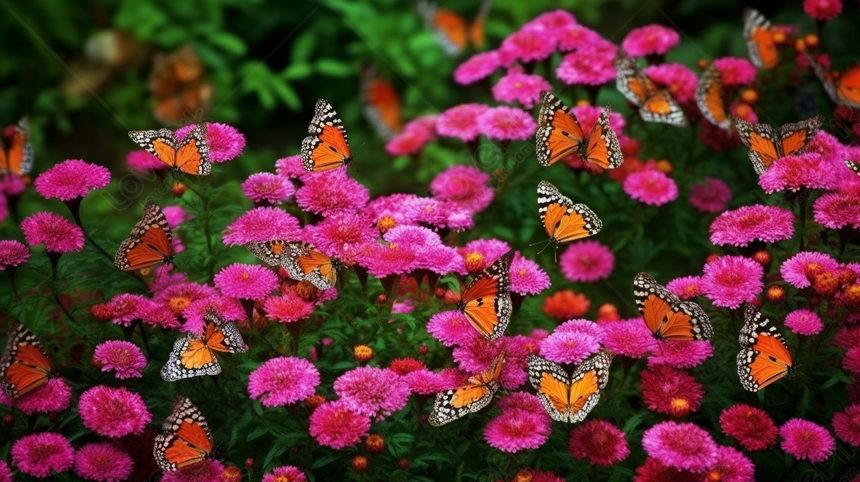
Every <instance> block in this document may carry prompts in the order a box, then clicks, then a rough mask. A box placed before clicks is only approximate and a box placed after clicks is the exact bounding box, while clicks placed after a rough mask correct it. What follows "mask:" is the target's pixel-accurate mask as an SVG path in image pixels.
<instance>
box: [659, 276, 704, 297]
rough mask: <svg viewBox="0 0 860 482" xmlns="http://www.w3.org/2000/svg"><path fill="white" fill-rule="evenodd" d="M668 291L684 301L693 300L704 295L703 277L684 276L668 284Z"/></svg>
mask: <svg viewBox="0 0 860 482" xmlns="http://www.w3.org/2000/svg"><path fill="white" fill-rule="evenodd" d="M666 289H667V290H669V291H671V292H672V293H674V294H675V296H677V297H678V298H681V299H682V300H692V299H694V298H695V297H697V296H700V295H701V294H702V277H701V276H684V277H682V278H676V279H673V280H672V281H670V282H669V283H667V284H666Z"/></svg>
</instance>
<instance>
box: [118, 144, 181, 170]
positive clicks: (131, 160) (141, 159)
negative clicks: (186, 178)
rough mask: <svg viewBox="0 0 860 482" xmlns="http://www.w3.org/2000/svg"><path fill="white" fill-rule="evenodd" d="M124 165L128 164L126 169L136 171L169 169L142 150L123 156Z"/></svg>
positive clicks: (164, 163)
mask: <svg viewBox="0 0 860 482" xmlns="http://www.w3.org/2000/svg"><path fill="white" fill-rule="evenodd" d="M125 163H126V164H128V167H130V168H132V169H136V170H138V171H148V170H159V169H167V168H168V167H170V166H169V165H167V163H166V162H161V160H159V159H158V158H157V157H155V156H153V155H152V154H150V153H149V152H148V151H145V150H143V149H139V150H137V151H131V152H129V153H128V154H127V155H126V156H125Z"/></svg>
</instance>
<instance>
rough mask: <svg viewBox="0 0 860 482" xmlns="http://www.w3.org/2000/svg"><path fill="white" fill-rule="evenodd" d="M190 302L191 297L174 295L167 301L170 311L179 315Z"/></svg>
mask: <svg viewBox="0 0 860 482" xmlns="http://www.w3.org/2000/svg"><path fill="white" fill-rule="evenodd" d="M190 304H191V299H189V298H188V297H187V296H174V297H173V298H170V301H168V302H167V305H168V306H170V311H172V312H173V313H174V314H177V315H180V314H182V312H183V311H185V308H188V305H190Z"/></svg>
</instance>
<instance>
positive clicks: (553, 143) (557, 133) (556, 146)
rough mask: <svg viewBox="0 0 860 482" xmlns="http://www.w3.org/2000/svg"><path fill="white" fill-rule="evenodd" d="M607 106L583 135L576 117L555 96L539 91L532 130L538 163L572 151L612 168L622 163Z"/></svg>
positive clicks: (555, 160) (588, 159) (552, 162)
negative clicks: (537, 109)
mask: <svg viewBox="0 0 860 482" xmlns="http://www.w3.org/2000/svg"><path fill="white" fill-rule="evenodd" d="M609 112H610V110H609V106H607V107H606V108H605V109H603V112H601V113H600V117H599V118H598V119H597V123H596V124H595V125H594V128H592V129H591V132H590V133H589V134H588V136H587V137H586V135H585V132H584V131H583V130H582V126H580V125H579V120H577V118H576V116H575V115H573V112H571V111H570V109H569V108H568V107H567V106H566V105H564V102H562V101H561V99H559V98H558V97H556V96H554V95H552V94H551V93H550V92H547V91H542V92H541V93H540V113H539V114H538V128H537V131H536V133H535V142H536V143H537V146H536V152H537V159H538V162H540V165H541V166H544V167H547V166H551V165H553V164H555V163H556V162H558V161H559V160H560V159H564V158H565V157H567V156H570V155H572V154H576V155H579V157H581V158H582V160H584V161H586V162H588V163H589V164H590V165H593V166H597V167H600V168H603V169H614V168H616V167H618V166H620V165H621V163H622V162H624V158H623V157H622V155H621V146H619V145H618V137H617V136H616V135H615V131H613V130H612V127H611V126H610V125H609Z"/></svg>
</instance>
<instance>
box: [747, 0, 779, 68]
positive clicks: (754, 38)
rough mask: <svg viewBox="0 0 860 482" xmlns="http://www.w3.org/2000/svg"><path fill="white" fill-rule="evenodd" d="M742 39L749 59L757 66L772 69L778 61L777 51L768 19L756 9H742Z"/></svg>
mask: <svg viewBox="0 0 860 482" xmlns="http://www.w3.org/2000/svg"><path fill="white" fill-rule="evenodd" d="M743 19H744V40H746V43H747V51H749V56H750V61H751V62H752V63H753V65H755V66H756V67H759V68H765V69H772V68H774V67H776V64H777V63H779V51H778V50H777V48H776V41H775V40H774V38H773V33H774V32H773V30H772V29H771V25H770V21H768V20H767V19H766V18H765V17H764V15H762V14H761V13H760V12H759V11H758V10H755V9H752V8H747V9H746V10H744V16H743Z"/></svg>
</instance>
